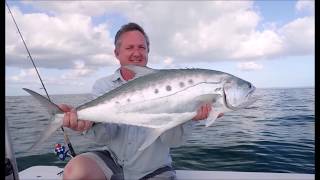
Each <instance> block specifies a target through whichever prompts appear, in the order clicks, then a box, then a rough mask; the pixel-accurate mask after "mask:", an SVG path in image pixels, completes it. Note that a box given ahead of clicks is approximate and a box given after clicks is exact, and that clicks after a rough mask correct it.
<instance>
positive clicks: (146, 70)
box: [123, 65, 159, 78]
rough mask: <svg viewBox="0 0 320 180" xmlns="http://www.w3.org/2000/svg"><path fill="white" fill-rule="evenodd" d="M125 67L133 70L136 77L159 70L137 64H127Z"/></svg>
mask: <svg viewBox="0 0 320 180" xmlns="http://www.w3.org/2000/svg"><path fill="white" fill-rule="evenodd" d="M123 67H124V68H127V69H129V70H131V71H133V72H134V73H135V78H137V77H141V76H145V75H148V74H152V73H155V72H158V71H159V70H156V69H152V68H149V67H146V66H145V67H142V66H136V65H125V66H123Z"/></svg>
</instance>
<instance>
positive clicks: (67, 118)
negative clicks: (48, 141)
mask: <svg viewBox="0 0 320 180" xmlns="http://www.w3.org/2000/svg"><path fill="white" fill-rule="evenodd" d="M59 107H60V108H61V109H62V110H63V111H64V112H65V113H64V118H63V126H64V127H67V128H70V129H72V130H74V131H80V132H83V131H86V130H88V129H90V128H91V127H92V124H93V122H92V121H87V120H80V119H79V120H78V116H77V111H76V110H75V109H74V108H72V107H71V106H68V105H66V104H60V105H59Z"/></svg>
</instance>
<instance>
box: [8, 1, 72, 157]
mask: <svg viewBox="0 0 320 180" xmlns="http://www.w3.org/2000/svg"><path fill="white" fill-rule="evenodd" d="M5 3H6V6H7V8H8V10H9V13H10V15H11V17H12V20H13V22H14V24H15V25H16V28H17V30H18V33H19V34H20V37H21V39H22V42H23V44H24V47H25V48H26V50H27V52H28V55H29V58H30V60H31V62H32V65H33V67H34V69H35V70H36V72H37V75H38V77H39V79H40V82H41V84H42V87H43V89H44V91H45V93H46V95H47V97H48V100H49V101H50V102H52V101H51V99H50V96H49V94H48V92H47V89H46V87H45V86H44V83H43V81H42V79H41V76H40V74H39V72H38V69H37V67H36V65H35V63H34V61H33V58H32V56H31V54H30V51H29V49H28V47H27V44H26V43H25V41H24V39H23V36H22V34H21V32H20V29H19V27H18V24H17V23H16V20H15V19H14V17H13V14H12V12H11V10H10V7H9V5H8V3H7V1H5ZM61 130H62V132H63V137H64V141H65V143H66V144H67V145H68V148H69V151H70V153H71V156H72V157H75V156H76V153H75V152H74V149H73V147H72V144H71V141H70V139H69V137H68V135H67V133H66V132H65V131H64V128H63V127H62V126H61Z"/></svg>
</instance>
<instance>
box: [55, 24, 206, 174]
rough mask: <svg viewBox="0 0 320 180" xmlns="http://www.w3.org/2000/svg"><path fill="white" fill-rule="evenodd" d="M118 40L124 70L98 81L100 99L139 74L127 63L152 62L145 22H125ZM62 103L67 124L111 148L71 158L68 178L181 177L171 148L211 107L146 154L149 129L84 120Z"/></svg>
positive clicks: (162, 138)
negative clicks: (141, 147) (145, 132)
mask: <svg viewBox="0 0 320 180" xmlns="http://www.w3.org/2000/svg"><path fill="white" fill-rule="evenodd" d="M114 43H115V50H114V54H115V56H116V58H117V59H118V60H119V62H120V68H119V69H118V70H117V71H116V72H115V73H114V74H113V75H111V76H107V77H104V78H101V79H99V80H97V81H96V82H95V84H94V86H93V91H92V94H93V96H94V97H98V96H100V95H102V94H104V93H106V92H108V91H110V90H112V89H114V88H116V87H119V86H121V85H122V84H124V83H126V82H127V81H128V80H131V79H133V78H134V76H135V74H134V73H133V72H132V71H130V70H128V69H126V68H124V66H125V65H129V64H132V65H137V66H146V65H147V62H148V53H149V45H150V43H149V38H148V36H147V34H146V33H145V32H144V30H143V29H142V28H141V27H140V26H139V25H137V24H135V23H128V24H126V25H124V26H122V27H121V29H120V30H119V31H118V32H117V34H116V36H115V42H114ZM60 107H61V108H62V109H63V110H64V111H65V112H66V113H65V116H64V122H63V126H64V127H68V128H71V129H73V130H76V131H80V132H82V131H86V132H85V135H86V136H88V137H93V138H94V139H95V140H96V141H97V142H98V143H101V144H103V145H106V146H107V150H105V151H94V152H87V153H83V154H80V155H78V156H76V157H75V158H73V159H71V160H70V162H69V163H68V164H67V165H66V167H65V171H64V179H152V178H154V179H175V171H174V170H173V169H172V166H171V162H172V160H171V156H170V153H169V148H170V147H176V146H179V145H181V144H182V143H183V142H184V141H185V140H186V137H187V135H188V134H187V133H188V132H190V131H191V126H192V123H193V122H194V121H197V120H203V119H206V118H207V117H208V114H209V112H210V110H211V105H210V104H204V105H203V106H201V107H200V108H199V109H198V111H197V112H198V113H197V115H196V116H195V117H194V118H193V121H190V122H187V123H185V124H183V125H181V126H178V127H175V128H172V129H170V130H168V131H166V132H165V133H163V134H162V135H161V136H160V137H159V138H158V139H157V140H156V141H155V142H154V143H153V144H152V145H150V146H149V147H148V148H146V149H145V150H143V151H142V152H140V151H138V148H139V147H138V146H136V145H137V144H141V141H143V139H144V137H142V136H143V133H139V132H141V129H139V128H138V127H132V126H123V125H122V126H120V125H116V124H103V123H95V124H94V123H93V122H90V121H88V120H78V119H77V113H76V111H75V110H74V109H73V108H72V107H70V106H68V105H60ZM107 115H108V114H107V112H106V116H107Z"/></svg>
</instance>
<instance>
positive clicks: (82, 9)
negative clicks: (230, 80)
mask: <svg viewBox="0 0 320 180" xmlns="http://www.w3.org/2000/svg"><path fill="white" fill-rule="evenodd" d="M7 3H8V4H9V6H10V9H11V11H12V13H13V16H14V18H15V20H16V22H17V24H18V26H19V29H20V31H21V33H22V36H23V38H24V40H25V42H26V45H27V47H28V49H29V50H30V53H31V56H32V58H33V60H34V61H35V64H36V66H37V67H38V71H39V72H40V75H41V78H42V80H43V81H44V84H45V86H46V89H47V90H48V93H49V94H82V93H90V92H91V88H92V85H93V83H94V82H95V80H97V79H99V78H101V77H104V76H108V75H110V74H112V73H114V71H115V70H116V69H117V68H118V67H119V62H118V60H117V59H116V58H115V57H114V54H113V50H114V45H113V41H114V35H115V34H116V32H117V30H118V29H119V28H120V27H121V26H122V25H123V24H126V23H128V22H136V23H138V24H140V25H141V26H142V27H143V28H144V30H145V31H146V33H147V34H148V36H149V38H150V53H149V63H148V66H149V67H151V68H155V69H168V68H205V69H213V70H220V71H224V72H227V73H230V74H233V75H236V76H238V77H240V78H242V79H245V80H247V81H250V82H252V83H253V84H254V85H255V86H256V87H257V88H295V87H314V84H315V82H314V80H315V77H314V76H315V75H314V74H315V64H314V62H315V48H314V47H315V21H314V0H298V1H294V0H282V1H153V2H146V1H64V2H62V1H16V0H15V1H10V0H7ZM5 55H6V56H5V64H6V67H5V73H6V77H5V80H6V81H5V85H6V88H5V91H6V92H5V94H6V96H16V95H27V93H26V92H24V91H23V90H22V88H29V89H32V90H35V91H37V92H39V93H41V94H43V93H44V91H43V89H41V83H40V81H39V79H38V77H37V75H36V71H35V69H34V68H33V66H32V63H31V61H30V59H29V57H28V54H27V51H26V49H25V47H24V45H23V42H22V40H21V38H20V35H19V34H18V31H17V29H16V27H15V25H14V23H13V20H12V17H11V15H10V14H9V11H8V8H6V21H5Z"/></svg>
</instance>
